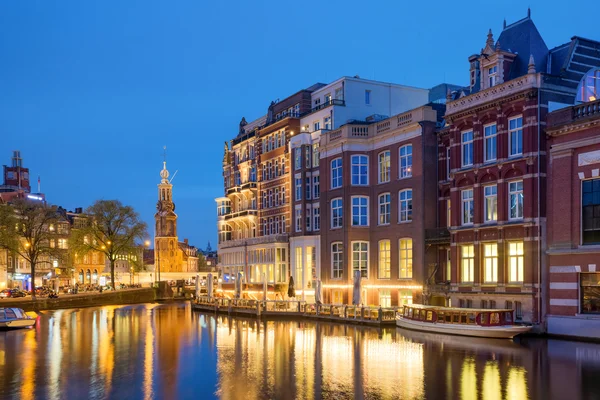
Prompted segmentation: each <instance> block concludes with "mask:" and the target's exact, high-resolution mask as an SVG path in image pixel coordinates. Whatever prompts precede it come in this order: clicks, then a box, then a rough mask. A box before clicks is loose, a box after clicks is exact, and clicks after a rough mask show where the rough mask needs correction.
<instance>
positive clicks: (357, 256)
mask: <svg viewBox="0 0 600 400" xmlns="http://www.w3.org/2000/svg"><path fill="white" fill-rule="evenodd" d="M355 271H360V276H361V277H362V278H367V277H368V271H369V242H352V276H354V272H355Z"/></svg>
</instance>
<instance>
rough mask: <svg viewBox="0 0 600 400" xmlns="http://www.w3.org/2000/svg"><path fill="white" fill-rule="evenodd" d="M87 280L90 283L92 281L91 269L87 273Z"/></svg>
mask: <svg viewBox="0 0 600 400" xmlns="http://www.w3.org/2000/svg"><path fill="white" fill-rule="evenodd" d="M85 280H86V281H88V283H89V282H91V280H92V274H91V273H90V270H89V269H88V270H87V271H86V273H85Z"/></svg>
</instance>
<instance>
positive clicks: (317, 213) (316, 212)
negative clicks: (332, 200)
mask: <svg viewBox="0 0 600 400" xmlns="http://www.w3.org/2000/svg"><path fill="white" fill-rule="evenodd" d="M312 214H313V231H319V230H321V206H320V205H319V203H313V205H312Z"/></svg>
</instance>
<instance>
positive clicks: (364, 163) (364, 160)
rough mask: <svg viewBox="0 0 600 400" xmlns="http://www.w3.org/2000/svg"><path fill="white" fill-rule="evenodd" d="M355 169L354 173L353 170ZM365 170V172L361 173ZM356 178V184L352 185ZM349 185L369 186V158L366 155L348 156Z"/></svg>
mask: <svg viewBox="0 0 600 400" xmlns="http://www.w3.org/2000/svg"><path fill="white" fill-rule="evenodd" d="M355 160H356V163H355ZM355 167H356V168H357V173H355V171H354V168H355ZM362 168H365V172H364V173H363V172H361V170H362ZM355 177H356V179H357V182H358V183H354V178H355ZM363 178H364V183H363ZM350 185H352V186H368V185H369V156H368V155H366V154H353V155H351V156H350Z"/></svg>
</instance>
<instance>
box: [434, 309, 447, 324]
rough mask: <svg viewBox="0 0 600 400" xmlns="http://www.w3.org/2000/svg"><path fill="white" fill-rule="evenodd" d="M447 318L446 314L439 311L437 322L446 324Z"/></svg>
mask: <svg viewBox="0 0 600 400" xmlns="http://www.w3.org/2000/svg"><path fill="white" fill-rule="evenodd" d="M445 318H446V313H445V312H443V311H438V313H437V320H436V322H441V323H444V322H446V319H445Z"/></svg>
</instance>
